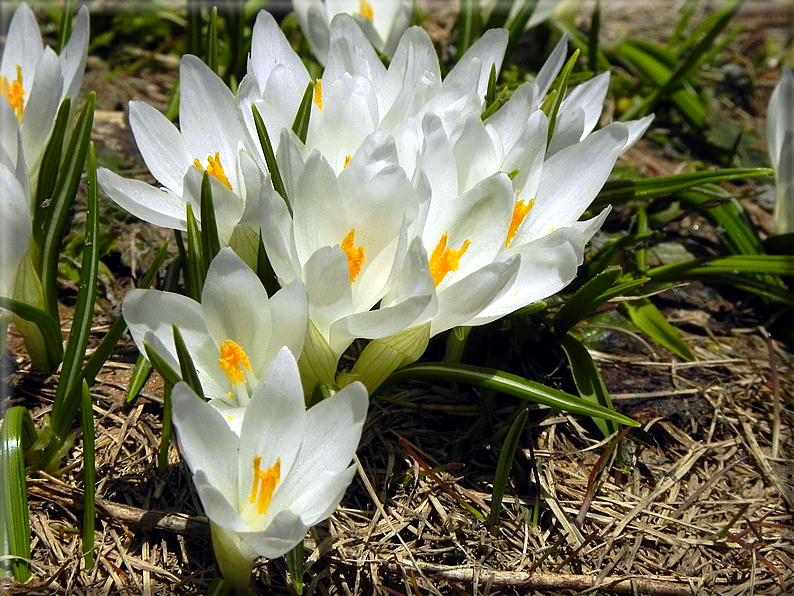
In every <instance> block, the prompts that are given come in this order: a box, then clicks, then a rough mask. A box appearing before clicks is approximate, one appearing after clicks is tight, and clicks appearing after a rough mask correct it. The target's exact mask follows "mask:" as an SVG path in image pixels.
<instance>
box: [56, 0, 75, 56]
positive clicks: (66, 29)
mask: <svg viewBox="0 0 794 596" xmlns="http://www.w3.org/2000/svg"><path fill="white" fill-rule="evenodd" d="M73 12H74V1H73V0H66V1H65V2H64V3H63V8H62V9H61V21H60V23H58V43H57V44H56V45H55V53H57V54H60V53H61V50H63V47H64V46H65V45H66V43H67V42H68V41H69V38H70V37H71V36H72V13H73Z"/></svg>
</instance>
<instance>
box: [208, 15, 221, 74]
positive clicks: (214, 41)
mask: <svg viewBox="0 0 794 596" xmlns="http://www.w3.org/2000/svg"><path fill="white" fill-rule="evenodd" d="M207 66H209V67H210V70H211V71H212V72H214V73H215V74H218V7H217V6H213V7H212V12H210V20H209V23H208V24H207Z"/></svg>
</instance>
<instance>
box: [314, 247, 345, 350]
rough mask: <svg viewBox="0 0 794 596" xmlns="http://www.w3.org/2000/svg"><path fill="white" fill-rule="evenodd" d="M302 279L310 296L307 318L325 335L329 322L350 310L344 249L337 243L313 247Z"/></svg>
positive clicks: (327, 332) (327, 333) (327, 331)
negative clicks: (313, 249) (335, 244)
mask: <svg viewBox="0 0 794 596" xmlns="http://www.w3.org/2000/svg"><path fill="white" fill-rule="evenodd" d="M303 281H304V283H305V284H306V294H308V296H309V318H310V319H311V320H312V321H313V322H314V324H315V325H316V326H317V330H318V331H319V332H320V333H321V334H322V335H323V336H324V337H325V338H326V339H328V336H329V334H330V330H331V324H332V323H333V322H334V321H337V320H339V319H341V318H342V317H344V316H346V315H349V314H350V313H352V312H353V298H352V295H351V291H350V269H349V267H348V262H347V255H346V254H345V251H343V250H342V249H341V248H340V247H339V246H333V247H332V246H324V247H323V248H321V249H319V250H318V251H316V252H315V253H314V254H313V255H311V257H310V258H309V260H308V261H307V262H306V265H305V266H304V269H303ZM345 347H346V346H345ZM342 349H343V350H344V348H342ZM339 355H341V352H340V353H339Z"/></svg>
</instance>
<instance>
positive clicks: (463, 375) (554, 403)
mask: <svg viewBox="0 0 794 596" xmlns="http://www.w3.org/2000/svg"><path fill="white" fill-rule="evenodd" d="M419 379H427V380H434V381H450V382H458V383H468V384H470V385H475V386H477V387H481V388H484V389H494V390H496V391H499V392H501V393H506V394H507V395H512V396H514V397H518V398H520V399H525V400H527V401H531V402H534V403H538V404H542V405H545V406H548V407H550V408H555V409H558V410H563V411H566V412H571V413H572V414H580V415H582V416H591V417H600V418H605V419H606V420H614V421H615V422H617V423H619V424H625V425H627V426H639V424H638V423H637V422H635V421H634V420H632V419H631V418H628V417H626V416H624V415H622V414H618V413H617V412H615V411H614V410H609V409H607V408H604V407H602V406H598V405H595V404H591V403H588V402H586V401H585V400H583V399H581V398H578V397H576V396H574V395H571V394H570V393H565V392H564V391H560V390H559V389H554V388H552V387H547V386H545V385H543V384H541V383H536V382H535V381H530V380H529V379H525V378H523V377H519V376H517V375H513V374H510V373H506V372H503V371H499V370H494V369H491V368H483V367H481V366H471V365H468V364H454V365H453V364H445V363H441V362H434V363H421V364H412V365H410V366H406V367H405V368H401V369H400V370H398V371H396V372H394V373H393V374H392V375H391V376H390V377H389V378H388V379H387V380H386V382H385V383H384V384H383V386H386V385H391V384H394V383H399V382H401V381H407V380H419Z"/></svg>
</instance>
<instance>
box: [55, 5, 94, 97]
mask: <svg viewBox="0 0 794 596" xmlns="http://www.w3.org/2000/svg"><path fill="white" fill-rule="evenodd" d="M75 20H76V23H75V25H74V28H73V29H72V36H71V37H70V38H69V41H68V42H66V45H65V46H64V48H63V50H61V55H60V56H59V58H60V61H61V68H62V70H63V97H77V93H78V91H80V84H81V83H82V81H83V71H84V70H85V61H86V55H87V53H88V31H89V21H88V7H87V6H81V7H80V10H79V11H78V12H77V18H76V19H75Z"/></svg>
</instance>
